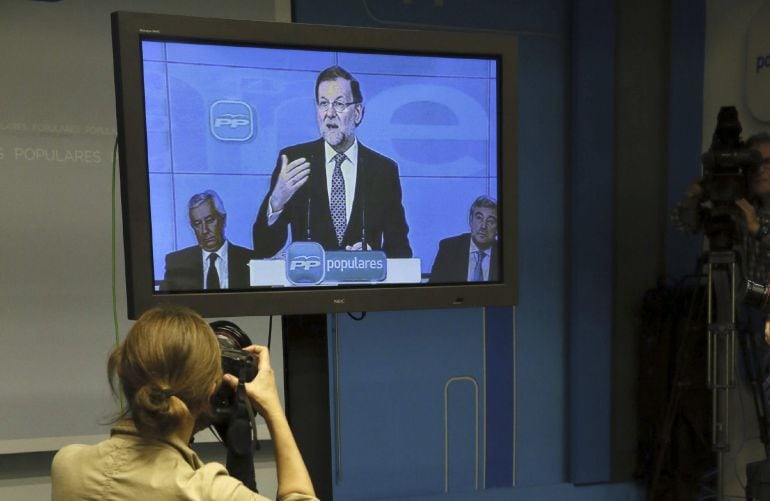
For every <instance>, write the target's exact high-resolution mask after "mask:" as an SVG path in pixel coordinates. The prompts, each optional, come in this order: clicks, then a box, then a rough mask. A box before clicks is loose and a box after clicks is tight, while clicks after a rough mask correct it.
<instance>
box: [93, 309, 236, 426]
mask: <svg viewBox="0 0 770 501" xmlns="http://www.w3.org/2000/svg"><path fill="white" fill-rule="evenodd" d="M220 357H221V355H220V351H219V344H218V342H217V339H216V336H215V335H214V332H213V331H212V330H211V327H210V326H209V325H208V324H207V323H206V321H205V320H203V318H201V316H200V315H198V314H197V313H195V312H194V311H192V310H190V309H187V308H183V307H178V306H164V307H158V308H153V309H151V310H148V311H147V312H145V313H144V314H143V315H142V316H141V317H139V320H137V321H136V323H135V324H134V326H133V327H132V328H131V330H130V331H129V332H128V335H127V336H126V339H125V340H124V341H123V342H122V343H121V344H120V346H118V347H117V348H115V350H114V351H113V352H112V354H111V355H110V358H109V362H108V364H107V370H108V375H109V381H110V386H111V387H112V390H113V392H115V393H117V388H116V380H115V379H116V378H117V379H118V381H119V383H120V389H121V390H122V392H123V395H125V397H126V400H127V402H128V409H127V412H126V414H130V416H131V418H132V419H133V421H134V424H135V425H136V427H137V429H138V430H139V432H140V433H141V434H143V435H150V436H166V435H168V434H169V433H170V432H172V431H174V430H175V429H177V428H178V427H179V426H180V424H181V423H182V422H183V420H184V418H185V417H186V416H190V415H193V414H197V413H200V412H202V411H204V410H205V409H206V407H207V405H208V400H209V393H210V390H211V385H212V383H218V382H219V381H220V380H221V379H222V366H221V360H220Z"/></svg>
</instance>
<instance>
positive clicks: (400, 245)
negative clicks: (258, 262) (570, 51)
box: [253, 66, 412, 258]
mask: <svg viewBox="0 0 770 501" xmlns="http://www.w3.org/2000/svg"><path fill="white" fill-rule="evenodd" d="M315 93H316V96H315V97H316V120H317V122H318V128H319V131H320V134H321V138H319V139H317V140H315V141H311V142H309V143H304V144H298V145H294V146H290V147H288V148H285V149H283V150H282V151H281V152H280V154H279V155H278V162H277V165H276V167H275V170H274V171H273V175H272V178H271V181H270V190H269V191H268V192H267V194H266V195H265V198H264V200H263V201H262V204H261V206H260V208H259V213H258V214H257V219H256V222H255V223H254V230H253V232H254V235H253V236H254V251H255V254H256V256H257V257H258V258H268V257H271V256H273V255H275V254H276V253H277V252H278V251H280V250H281V249H282V248H283V246H284V245H285V244H286V241H287V234H288V230H287V228H288V226H289V225H291V238H292V241H294V242H296V241H313V242H318V243H319V244H321V246H323V248H324V249H326V250H360V249H375V250H382V251H384V252H385V254H386V255H387V256H388V257H390V258H394V257H395V258H405V257H412V249H411V247H410V246H409V239H408V237H407V234H408V233H409V227H408V226H407V224H406V217H405V216H404V207H403V206H402V204H401V181H400V179H399V177H398V165H396V163H395V162H394V161H393V160H391V159H389V158H387V157H385V156H383V155H381V154H379V153H377V152H376V151H373V150H370V149H369V148H367V147H366V146H364V145H363V144H361V143H360V142H359V141H358V140H357V139H356V128H357V127H358V125H359V124H360V123H361V120H363V118H364V103H363V95H362V94H361V88H360V85H359V83H358V81H357V80H356V79H355V78H353V76H352V75H351V74H350V73H348V72H347V71H345V70H344V69H343V68H340V67H339V66H332V67H331V68H327V69H326V70H324V71H322V72H321V73H320V74H319V75H318V78H317V79H316V92H315Z"/></svg>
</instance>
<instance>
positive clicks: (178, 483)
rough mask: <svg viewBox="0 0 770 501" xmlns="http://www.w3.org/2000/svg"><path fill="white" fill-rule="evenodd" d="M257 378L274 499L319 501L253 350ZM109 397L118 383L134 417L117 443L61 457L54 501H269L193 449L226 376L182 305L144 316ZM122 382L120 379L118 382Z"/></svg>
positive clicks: (114, 367) (266, 360) (124, 423)
mask: <svg viewBox="0 0 770 501" xmlns="http://www.w3.org/2000/svg"><path fill="white" fill-rule="evenodd" d="M246 350H247V351H250V352H251V353H254V354H255V355H256V356H257V357H258V359H259V362H258V368H259V372H258V374H257V376H256V377H255V378H254V380H253V381H251V382H249V383H246V385H245V388H246V395H247V396H248V397H249V399H250V400H251V402H252V404H253V405H254V407H255V408H256V409H257V410H258V411H259V413H260V414H261V415H262V416H263V417H264V419H265V422H266V423H267V426H268V428H269V429H270V435H271V437H272V439H273V443H274V448H275V456H276V469H277V473H278V493H277V496H278V499H279V500H282V501H301V500H314V499H316V498H315V493H314V491H313V485H312V482H311V480H310V475H309V474H308V472H307V468H306V467H305V464H304V462H303V460H302V456H301V455H300V452H299V449H298V448H297V444H296V442H295V441H294V437H293V435H292V433H291V430H290V429H289V424H288V422H287V420H286V416H285V414H284V412H283V408H282V407H281V403H280V400H279V398H278V392H277V390H276V386H275V376H274V373H273V370H272V368H271V367H270V357H269V354H268V351H267V348H265V347H261V346H250V347H248V348H246ZM108 371H109V380H110V384H111V386H112V389H113V392H115V393H118V389H117V388H116V386H117V384H116V382H117V383H119V385H120V390H122V393H123V395H124V396H125V399H126V401H127V405H128V409H127V410H126V412H125V413H124V416H123V417H122V418H121V419H119V420H118V421H117V422H116V423H115V425H114V426H113V428H112V431H111V436H110V438H108V439H107V440H104V441H103V442H100V443H98V444H96V445H91V446H86V445H70V446H67V447H64V448H63V449H61V450H60V451H59V452H58V453H57V454H56V456H55V457H54V460H53V465H52V468H51V482H52V499H53V500H54V501H59V500H75V499H196V500H264V499H266V498H264V497H262V496H260V495H259V494H257V493H255V492H253V491H251V490H250V489H248V488H247V487H246V486H245V485H243V483H241V481H239V480H237V479H236V478H234V477H231V476H229V475H228V473H227V470H226V469H225V468H224V466H222V465H221V464H218V463H208V464H203V463H202V462H201V460H200V459H199V458H198V456H197V455H196V454H195V452H193V450H192V449H190V447H189V446H188V444H189V443H190V440H191V438H192V435H193V434H194V433H195V432H196V431H198V430H199V429H201V428H203V427H204V426H205V424H206V423H207V421H208V419H207V416H208V412H209V410H210V404H209V401H210V398H211V395H212V394H213V393H214V391H215V390H216V388H217V386H218V385H219V384H220V383H221V384H229V385H231V386H232V387H233V388H235V387H236V386H237V383H238V380H237V378H235V377H233V376H231V375H229V374H226V375H224V377H223V374H222V368H221V360H220V349H219V344H218V342H217V340H216V337H215V335H214V332H213V331H212V330H211V327H210V326H209V325H208V324H207V323H206V322H205V321H204V320H203V318H201V317H200V316H199V315H198V314H196V313H195V312H193V311H191V310H188V309H185V308H177V307H164V308H155V309H152V310H149V311H147V312H146V313H144V314H143V315H142V316H141V317H140V318H139V320H137V322H136V323H135V324H134V326H133V327H132V328H131V330H130V331H129V333H128V335H127V336H126V339H125V340H124V341H123V343H121V345H120V346H119V347H117V348H116V349H115V350H114V351H113V353H112V354H111V355H110V358H109V363H108ZM116 379H117V381H116Z"/></svg>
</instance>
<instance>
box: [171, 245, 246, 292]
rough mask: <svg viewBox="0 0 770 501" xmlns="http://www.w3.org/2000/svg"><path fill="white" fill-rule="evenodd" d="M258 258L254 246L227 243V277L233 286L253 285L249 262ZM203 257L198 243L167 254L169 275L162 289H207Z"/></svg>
mask: <svg viewBox="0 0 770 501" xmlns="http://www.w3.org/2000/svg"><path fill="white" fill-rule="evenodd" d="M251 259H254V253H253V252H252V251H251V249H247V248H245V247H240V246H238V245H233V243H232V242H228V244H227V276H228V285H229V288H230V289H245V288H247V287H248V286H249V266H248V264H249V261H250V260H251ZM203 288H204V284H203V258H202V257H201V248H200V247H199V246H197V245H193V246H192V247H187V248H184V249H182V250H179V251H176V252H171V253H169V254H166V275H165V276H164V279H163V283H162V284H161V286H160V290H162V291H199V290H203Z"/></svg>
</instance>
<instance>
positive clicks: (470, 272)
mask: <svg viewBox="0 0 770 501" xmlns="http://www.w3.org/2000/svg"><path fill="white" fill-rule="evenodd" d="M468 224H469V225H470V229H471V231H470V233H463V234H462V235H457V236H454V237H449V238H445V239H443V240H442V241H441V242H439V245H438V253H437V254H436V259H435V260H434V261H433V268H432V269H431V272H430V282H431V283H435V282H486V281H490V280H492V281H494V280H499V276H500V271H499V270H500V263H499V261H500V256H499V251H498V248H497V202H496V201H495V200H494V199H492V198H490V197H487V196H485V195H482V196H480V197H478V198H477V199H476V200H474V201H473V204H471V210H470V214H469V216H468Z"/></svg>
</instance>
